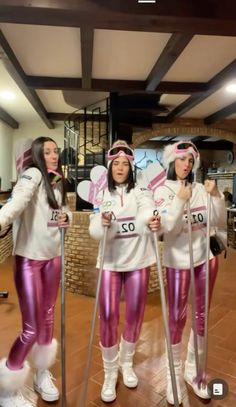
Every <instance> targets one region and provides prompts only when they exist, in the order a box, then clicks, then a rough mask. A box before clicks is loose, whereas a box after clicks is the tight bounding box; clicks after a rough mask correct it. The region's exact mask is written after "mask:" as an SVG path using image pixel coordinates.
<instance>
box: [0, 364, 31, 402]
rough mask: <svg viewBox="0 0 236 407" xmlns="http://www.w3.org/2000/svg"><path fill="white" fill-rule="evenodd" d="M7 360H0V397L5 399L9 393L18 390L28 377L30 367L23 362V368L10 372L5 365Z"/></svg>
mask: <svg viewBox="0 0 236 407" xmlns="http://www.w3.org/2000/svg"><path fill="white" fill-rule="evenodd" d="M6 362H7V359H6V358H4V359H1V360H0V396H1V397H6V396H8V395H9V394H11V393H14V392H17V391H18V390H20V389H21V388H22V387H23V386H24V384H25V382H26V380H27V377H28V374H29V371H30V366H29V364H28V362H24V366H23V368H22V369H19V370H11V369H9V368H8V367H7V365H6Z"/></svg>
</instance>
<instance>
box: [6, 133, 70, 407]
mask: <svg viewBox="0 0 236 407" xmlns="http://www.w3.org/2000/svg"><path fill="white" fill-rule="evenodd" d="M32 161H33V163H32V166H30V167H29V168H28V169H26V170H25V171H23V172H22V173H21V174H20V176H19V178H18V181H17V183H16V186H15V187H14V189H13V193H12V197H11V199H10V200H9V202H7V203H6V204H5V205H4V206H3V208H2V209H1V210H0V227H4V226H6V225H9V224H11V223H12V222H13V235H14V236H13V241H14V242H13V243H14V245H13V246H14V247H13V255H14V278H15V285H16V290H17V294H18V298H19V304H20V309H21V314H22V332H21V334H20V335H19V336H18V338H17V339H16V340H15V342H14V344H13V346H12V347H11V350H10V352H9V355H8V357H7V359H6V358H4V359H2V360H1V361H0V406H1V407H30V406H32V404H31V403H30V402H29V401H27V400H26V399H25V398H24V397H23V396H22V394H21V388H22V387H23V386H24V384H25V382H26V379H27V376H28V373H29V364H28V362H27V361H26V358H27V356H28V354H29V352H30V351H31V352H32V362H33V365H34V367H35V368H36V369H37V372H36V374H35V376H34V388H35V390H36V391H37V392H38V393H39V394H40V395H41V397H42V399H43V400H45V401H55V400H57V399H58V398H59V391H58V389H57V387H56V386H55V385H54V383H53V381H52V375H51V373H50V372H49V370H48V368H49V367H50V366H51V365H52V364H53V363H54V361H55V358H56V351H57V341H56V339H55V338H53V324H54V307H55V302H56V298H57V293H58V288H59V283H60V269H61V266H60V262H61V260H60V259H61V245H60V231H59V227H66V226H68V219H69V211H68V208H67V207H66V206H65V203H66V196H65V188H64V181H63V174H62V169H61V165H60V161H59V150H58V147H57V145H56V143H55V142H54V141H53V140H52V139H51V138H49V137H39V138H37V139H36V140H34V141H33V143H32Z"/></svg>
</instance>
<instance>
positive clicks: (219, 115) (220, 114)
mask: <svg viewBox="0 0 236 407" xmlns="http://www.w3.org/2000/svg"><path fill="white" fill-rule="evenodd" d="M234 113H236V102H233V103H231V104H230V105H228V106H226V107H224V108H223V109H220V110H218V111H217V112H215V113H213V114H211V115H209V116H207V117H206V118H205V119H204V123H205V124H213V123H216V122H218V121H219V120H222V119H225V118H226V117H228V116H231V115H232V114H234Z"/></svg>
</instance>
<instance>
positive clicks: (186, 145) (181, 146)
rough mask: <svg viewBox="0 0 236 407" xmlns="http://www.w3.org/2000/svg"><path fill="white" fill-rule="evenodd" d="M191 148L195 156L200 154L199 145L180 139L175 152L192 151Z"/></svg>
mask: <svg viewBox="0 0 236 407" xmlns="http://www.w3.org/2000/svg"><path fill="white" fill-rule="evenodd" d="M191 150H192V152H193V155H194V156H195V157H198V156H199V151H198V149H197V147H196V146H195V145H194V144H193V143H192V142H191V141H180V142H179V143H177V144H176V146H175V153H177V154H178V153H179V154H181V153H188V152H191Z"/></svg>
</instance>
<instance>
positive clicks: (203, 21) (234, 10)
mask: <svg viewBox="0 0 236 407" xmlns="http://www.w3.org/2000/svg"><path fill="white" fill-rule="evenodd" d="M26 3H27V2H25V0H16V1H12V0H5V1H4V0H1V1H0V22H7V23H19V24H36V25H51V26H62V27H87V28H93V29H95V28H96V29H107V30H126V31H145V32H166V33H173V32H182V33H185V34H199V35H229V36H235V35H236V24H235V15H236V3H235V2H234V1H232V0H225V1H224V2H220V1H218V2H214V10H213V5H212V0H198V2H197V3H196V2H190V1H189V0H180V1H179V2H176V0H169V1H168V2H167V1H166V0H157V3H156V4H149V5H144V4H139V3H138V2H134V1H133V0H130V1H128V0H126V2H121V1H119V2H118V3H116V4H115V2H114V0H113V1H112V2H111V1H110V0H109V1H107V2H102V3H101V2H98V1H93V0H92V1H91V0H83V1H80V2H79V1H73V2H71V1H70V2H68V1H62V0H60V2H57V5H56V7H55V4H54V2H51V4H50V2H47V7H42V6H41V4H40V1H37V2H28V4H26ZM98 3H99V4H98ZM35 4H36V5H35ZM42 5H45V2H42Z"/></svg>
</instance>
